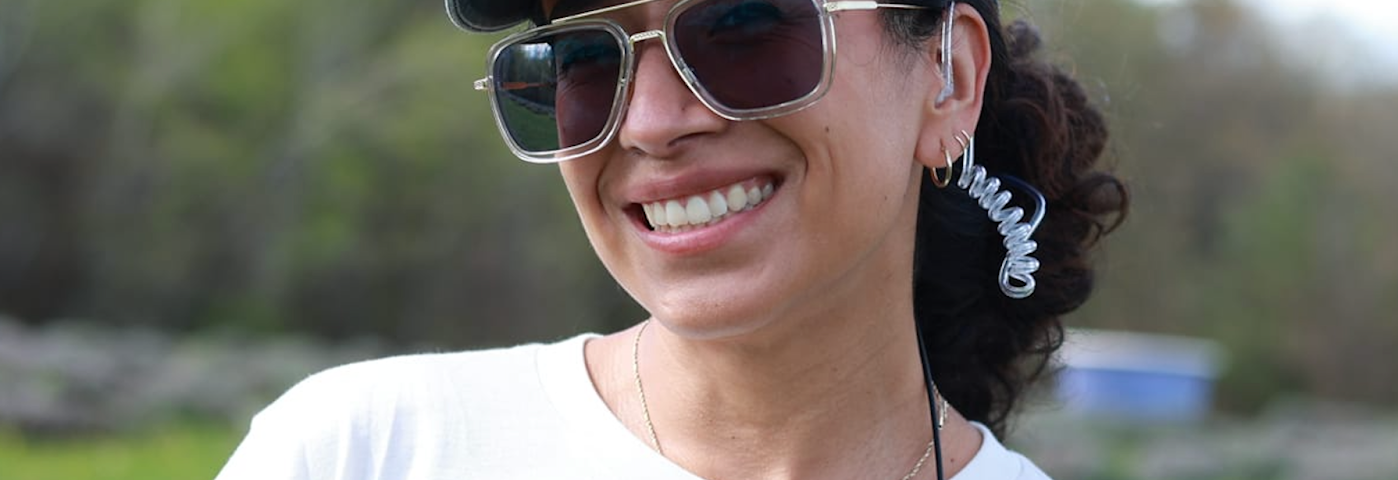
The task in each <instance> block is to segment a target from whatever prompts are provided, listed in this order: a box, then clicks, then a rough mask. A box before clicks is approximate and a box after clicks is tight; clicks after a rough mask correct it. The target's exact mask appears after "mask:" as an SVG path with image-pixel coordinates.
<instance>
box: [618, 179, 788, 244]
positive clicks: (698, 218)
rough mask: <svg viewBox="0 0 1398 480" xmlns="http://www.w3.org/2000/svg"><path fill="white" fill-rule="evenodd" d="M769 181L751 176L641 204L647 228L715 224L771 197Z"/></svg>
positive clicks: (668, 230)
mask: <svg viewBox="0 0 1398 480" xmlns="http://www.w3.org/2000/svg"><path fill="white" fill-rule="evenodd" d="M773 192H774V187H773V186H772V181H771V180H758V179H752V180H747V181H743V182H739V183H735V184H732V185H729V186H726V187H722V188H716V189H714V190H712V191H709V192H706V193H702V194H698V195H690V196H688V197H681V198H672V199H668V200H661V201H657V202H650V203H645V204H642V205H641V208H642V209H644V210H645V216H646V222H647V223H648V224H649V226H650V228H651V229H652V230H654V231H656V232H661V233H679V232H687V231H690V230H694V229H697V228H703V227H707V226H711V225H716V224H718V223H719V222H722V221H724V220H726V219H728V218H729V217H731V216H733V215H734V214H737V213H740V212H745V211H748V210H752V209H753V208H757V206H758V205H761V204H762V202H764V201H766V200H767V199H769V198H772V193H773Z"/></svg>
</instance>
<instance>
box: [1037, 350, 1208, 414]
mask: <svg viewBox="0 0 1398 480" xmlns="http://www.w3.org/2000/svg"><path fill="white" fill-rule="evenodd" d="M1060 359H1061V361H1062V363H1063V365H1062V369H1061V370H1060V371H1059V373H1058V383H1057V394H1058V397H1059V400H1060V401H1061V402H1063V405H1064V410H1066V411H1068V412H1073V413H1079V414H1087V415H1098V416H1111V417H1116V418H1121V419H1126V420H1138V421H1147V422H1177V421H1196V420H1201V419H1203V418H1205V417H1206V416H1207V415H1208V414H1209V412H1210V411H1211V410H1212V405H1213V384H1214V380H1215V379H1216V378H1217V376H1218V372H1219V370H1220V369H1221V364H1222V363H1223V353H1222V351H1221V350H1220V349H1219V347H1218V346H1217V345H1216V344H1214V343H1213V342H1211V341H1208V340H1200V339H1192V338H1184V337H1173V336H1166V335H1156V334H1142V333H1128V332H1111V331H1100V330H1070V331H1069V332H1068V336H1067V338H1066V339H1065V341H1064V345H1063V350H1061V352H1060Z"/></svg>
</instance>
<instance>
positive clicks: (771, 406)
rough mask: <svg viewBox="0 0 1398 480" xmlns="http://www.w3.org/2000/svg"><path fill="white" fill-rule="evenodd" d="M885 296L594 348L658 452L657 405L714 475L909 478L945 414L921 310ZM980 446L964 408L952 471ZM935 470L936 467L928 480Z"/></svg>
mask: <svg viewBox="0 0 1398 480" xmlns="http://www.w3.org/2000/svg"><path fill="white" fill-rule="evenodd" d="M890 296H892V295H890ZM871 300H874V301H870V302H860V303H861V305H860V306H861V307H863V308H858V309H847V311H843V312H842V311H824V312H820V314H816V315H812V316H809V317H802V318H796V319H789V320H787V321H779V322H772V323H770V324H768V325H767V326H765V327H763V328H762V329H760V330H758V331H754V332H749V333H748V334H745V335H743V336H742V338H723V339H704V340H695V339H691V338H686V337H684V336H681V335H678V334H676V333H674V332H672V331H671V330H669V329H667V328H665V326H664V324H663V323H661V322H657V321H654V320H652V321H651V323H650V325H649V328H646V329H645V330H644V332H643V333H644V334H643V335H642V336H640V337H639V339H638V338H637V337H636V334H637V333H638V331H639V327H634V328H632V329H630V330H627V331H625V332H621V333H619V334H617V335H613V336H611V337H608V338H606V339H602V340H599V341H596V342H593V343H595V344H596V348H594V347H593V346H592V345H591V344H590V345H589V350H590V351H595V352H596V353H595V354H594V353H589V365H590V368H592V371H593V372H594V382H595V383H596V384H597V386H598V389H599V391H600V392H601V393H602V394H603V398H604V399H605V400H606V401H607V403H608V405H609V406H610V407H611V408H612V410H613V412H614V413H616V415H617V417H618V418H620V419H621V420H622V421H623V423H625V424H626V425H627V426H628V427H629V428H630V429H631V430H632V432H633V433H635V434H636V435H637V436H638V437H640V438H642V439H644V440H645V442H646V443H647V444H650V442H651V439H650V436H649V428H648V427H647V426H646V424H645V421H644V420H643V418H644V414H645V410H649V414H650V418H651V420H652V425H653V426H654V430H655V435H656V439H657V440H658V442H659V444H660V445H661V447H662V448H663V451H664V454H665V456H666V457H668V458H670V459H671V460H672V461H674V462H676V463H678V464H680V465H681V466H683V467H685V468H686V469H688V470H690V471H691V472H694V473H696V474H698V475H699V476H701V477H703V478H710V479H726V478H764V479H780V478H803V479H810V478H890V479H899V478H903V476H904V475H906V474H907V473H908V472H909V471H910V470H911V469H912V467H913V465H914V464H916V462H917V460H918V459H919V458H920V457H921V456H922V454H923V453H924V451H925V448H926V446H927V443H928V442H929V441H930V440H931V436H932V419H931V417H930V415H929V405H928V402H927V397H926V394H925V390H924V382H923V375H922V369H921V363H920V360H919V356H918V350H917V343H916V336H915V334H914V332H913V328H914V326H913V325H914V324H913V319H912V313H911V310H912V308H911V305H910V304H900V302H897V301H894V299H884V298H874V299H871ZM636 340H639V343H633V342H634V341H636ZM633 345H636V346H637V350H636V351H635V353H636V354H637V355H636V357H635V358H636V360H637V365H638V366H639V371H640V376H641V378H642V381H643V385H644V388H645V393H646V397H647V404H648V408H646V409H643V408H642V407H641V405H640V401H639V395H638V392H637V390H636V384H635V381H634V374H633V371H632V360H633V358H632V347H633ZM593 359H597V361H593ZM605 359H610V360H605ZM978 446H979V436H978V432H976V431H975V430H974V429H972V428H970V427H969V425H968V424H966V422H965V421H964V420H962V419H960V417H958V416H956V415H955V414H954V413H953V415H952V416H951V417H950V418H949V419H948V428H947V429H946V430H944V431H943V449H944V451H946V452H961V453H962V454H961V455H949V456H948V458H950V459H952V460H951V461H950V462H949V464H948V466H949V467H950V468H949V469H948V475H951V474H952V473H954V471H955V470H956V469H958V468H959V465H958V461H957V460H956V459H957V458H959V459H960V460H959V463H964V462H965V461H966V460H968V459H969V458H970V455H969V454H966V452H968V451H969V452H970V453H972V454H973V453H974V452H975V449H976V448H978ZM968 449H969V450H968ZM934 472H935V468H933V467H932V466H931V463H930V461H929V464H928V465H927V467H926V468H924V469H922V471H921V473H919V475H918V476H917V478H923V479H927V478H935V473H934Z"/></svg>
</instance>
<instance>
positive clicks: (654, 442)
mask: <svg viewBox="0 0 1398 480" xmlns="http://www.w3.org/2000/svg"><path fill="white" fill-rule="evenodd" d="M648 326H650V320H646V321H644V322H641V328H638V329H636V339H635V340H633V341H632V342H631V372H632V373H633V374H634V375H635V378H636V393H637V394H639V395H640V397H641V416H642V417H644V418H645V420H646V433H649V434H650V444H651V446H653V447H655V453H659V454H660V455H661V456H664V455H665V451H664V450H662V449H661V448H660V439H659V438H656V436H655V424H653V423H651V421H650V407H649V406H648V405H646V388H645V387H644V386H642V385H641V334H642V333H645V331H646V327H648ZM932 389H933V392H934V393H935V395H936V399H937V401H938V402H939V403H941V404H942V405H941V407H942V408H940V409H939V410H940V414H939V415H938V417H937V425H936V426H935V427H934V428H936V429H938V430H941V429H942V426H943V425H945V424H946V421H947V400H946V399H945V398H942V393H941V392H937V391H936V389H937V386H936V385H933V386H932ZM935 446H936V439H933V440H932V441H929V442H927V450H924V451H923V452H922V458H919V459H917V464H915V465H913V471H911V472H908V474H907V475H904V476H903V480H912V478H913V477H916V476H917V472H919V471H921V470H922V465H923V464H925V463H927V458H928V457H930V456H931V455H932V449H933V448H934V447H935Z"/></svg>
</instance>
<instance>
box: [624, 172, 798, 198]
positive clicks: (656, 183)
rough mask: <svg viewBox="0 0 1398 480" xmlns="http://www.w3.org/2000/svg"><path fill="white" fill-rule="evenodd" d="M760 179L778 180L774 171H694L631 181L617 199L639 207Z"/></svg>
mask: <svg viewBox="0 0 1398 480" xmlns="http://www.w3.org/2000/svg"><path fill="white" fill-rule="evenodd" d="M762 176H767V177H771V178H772V179H774V180H775V179H776V178H777V177H778V175H777V173H776V172H774V171H771V170H763V169H758V168H747V169H697V170H691V171H685V172H681V173H676V174H671V175H659V176H654V177H651V178H647V179H643V180H639V181H636V182H631V183H629V184H628V185H625V186H623V187H622V189H621V198H622V199H623V200H624V201H626V202H629V203H639V204H645V203H652V202H658V201H661V200H670V199H679V198H684V197H688V196H691V195H699V194H702V193H706V192H709V191H712V190H716V189H718V188H721V187H726V186H729V185H732V184H735V183H739V182H743V181H747V180H749V179H752V178H757V177H762Z"/></svg>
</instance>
